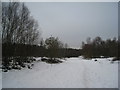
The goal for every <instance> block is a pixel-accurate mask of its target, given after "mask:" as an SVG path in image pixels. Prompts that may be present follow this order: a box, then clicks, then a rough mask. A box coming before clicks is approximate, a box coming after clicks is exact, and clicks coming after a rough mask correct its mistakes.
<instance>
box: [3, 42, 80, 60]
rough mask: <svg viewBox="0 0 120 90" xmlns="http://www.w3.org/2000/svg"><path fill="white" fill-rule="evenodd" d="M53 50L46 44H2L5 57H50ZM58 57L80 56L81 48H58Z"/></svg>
mask: <svg viewBox="0 0 120 90" xmlns="http://www.w3.org/2000/svg"><path fill="white" fill-rule="evenodd" d="M50 53H51V51H50V50H49V49H47V48H45V47H44V46H38V45H29V44H9V45H8V44H5V43H4V44H2V56H3V58H4V57H49V54H50ZM56 54H57V55H56V56H55V57H56V58H65V57H78V56H80V55H81V50H80V49H72V48H58V49H57V53H56Z"/></svg>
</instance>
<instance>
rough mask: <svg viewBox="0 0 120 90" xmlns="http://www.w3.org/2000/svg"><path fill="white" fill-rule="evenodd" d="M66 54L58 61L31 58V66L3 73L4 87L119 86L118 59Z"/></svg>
mask: <svg viewBox="0 0 120 90" xmlns="http://www.w3.org/2000/svg"><path fill="white" fill-rule="evenodd" d="M110 59H111V58H109V59H104V58H101V59H97V60H98V61H94V60H85V59H83V58H82V57H79V58H67V59H66V60H65V61H64V62H63V63H61V64H47V63H45V62H41V61H39V58H37V60H38V61H37V62H34V66H33V68H32V69H27V68H24V69H22V70H11V71H9V72H3V73H2V87H3V88H118V62H115V63H111V61H109V60H110Z"/></svg>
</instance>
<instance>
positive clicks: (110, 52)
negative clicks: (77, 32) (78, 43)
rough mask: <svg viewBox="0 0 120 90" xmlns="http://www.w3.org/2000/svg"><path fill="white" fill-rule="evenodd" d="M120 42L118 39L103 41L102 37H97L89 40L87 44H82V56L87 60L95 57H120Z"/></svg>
mask: <svg viewBox="0 0 120 90" xmlns="http://www.w3.org/2000/svg"><path fill="white" fill-rule="evenodd" d="M119 45H120V42H118V40H117V39H116V38H113V39H107V40H102V38H101V37H96V38H94V39H93V40H91V38H90V37H88V38H87V40H86V43H85V42H82V54H83V55H84V57H85V58H93V57H100V56H104V57H120V56H119V54H118V50H119V47H118V46H119Z"/></svg>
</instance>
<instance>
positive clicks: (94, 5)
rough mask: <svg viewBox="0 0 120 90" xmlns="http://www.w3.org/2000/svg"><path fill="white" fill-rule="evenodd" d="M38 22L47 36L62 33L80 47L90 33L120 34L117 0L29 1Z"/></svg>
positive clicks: (44, 35)
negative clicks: (91, 0)
mask: <svg viewBox="0 0 120 90" xmlns="http://www.w3.org/2000/svg"><path fill="white" fill-rule="evenodd" d="M25 4H26V5H27V6H28V8H29V9H30V11H31V15H32V16H33V17H34V18H35V19H36V20H37V21H38V22H39V26H40V28H41V31H42V37H43V38H44V39H46V38H48V37H50V36H51V35H52V36H55V37H59V39H60V40H61V41H63V42H64V43H68V45H69V46H70V47H74V48H80V45H81V42H82V41H86V38H87V37H91V38H95V37H96V36H100V37H101V38H102V39H108V38H113V37H117V35H118V3H117V2H111V3H109V2H104V3H101V2H85V3H84V2H60V3H58V2H34V3H33V2H31V3H30V2H26V3H25Z"/></svg>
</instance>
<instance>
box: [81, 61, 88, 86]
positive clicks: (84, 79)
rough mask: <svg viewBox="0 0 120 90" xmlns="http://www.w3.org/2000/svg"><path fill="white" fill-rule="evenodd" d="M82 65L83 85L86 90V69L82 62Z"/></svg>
mask: <svg viewBox="0 0 120 90" xmlns="http://www.w3.org/2000/svg"><path fill="white" fill-rule="evenodd" d="M82 65H83V84H84V86H85V88H88V77H87V74H88V73H87V72H88V71H87V70H88V69H87V68H86V66H85V64H84V62H83V64H82Z"/></svg>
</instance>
